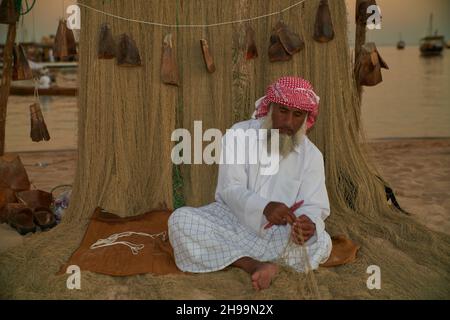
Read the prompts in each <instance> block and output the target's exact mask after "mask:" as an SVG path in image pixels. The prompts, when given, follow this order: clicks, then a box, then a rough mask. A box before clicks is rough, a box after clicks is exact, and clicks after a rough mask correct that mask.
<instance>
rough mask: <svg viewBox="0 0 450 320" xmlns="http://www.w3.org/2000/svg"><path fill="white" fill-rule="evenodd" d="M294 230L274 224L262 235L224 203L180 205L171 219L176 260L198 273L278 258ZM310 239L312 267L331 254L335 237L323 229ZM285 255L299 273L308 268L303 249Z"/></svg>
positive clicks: (293, 250)
mask: <svg viewBox="0 0 450 320" xmlns="http://www.w3.org/2000/svg"><path fill="white" fill-rule="evenodd" d="M290 230H291V227H290V226H289V225H287V226H273V227H272V228H270V229H268V230H267V232H265V233H264V235H263V236H262V237H260V236H258V235H257V234H256V233H255V232H254V231H252V230H251V229H250V228H248V227H246V226H244V225H242V223H240V222H239V220H238V218H237V217H236V216H235V215H234V214H233V212H232V211H231V210H230V209H229V208H228V207H227V206H226V205H225V204H223V203H220V202H213V203H211V204H209V205H206V206H203V207H200V208H192V207H183V208H179V209H177V210H175V211H174V212H173V213H172V215H171V216H170V219H169V240H170V243H171V244H172V247H173V250H174V254H175V262H176V264H177V266H178V268H180V269H181V270H183V271H186V272H196V273H197V272H211V271H217V270H221V269H223V268H225V267H227V266H229V265H230V264H232V263H233V262H234V261H236V260H237V259H239V258H242V257H251V258H254V259H256V260H258V261H262V262H265V261H274V260H277V259H279V258H280V257H281V255H282V254H283V251H284V249H285V247H286V245H287V242H288V239H289V234H290ZM310 242H311V241H308V242H307V252H308V256H309V259H310V263H311V267H312V269H317V268H318V267H319V264H320V263H324V262H325V261H326V260H327V259H328V257H329V256H330V253H331V246H332V245H331V238H330V236H329V235H328V233H327V232H326V231H323V232H321V233H320V234H318V235H317V239H316V241H314V242H313V243H310ZM308 243H310V244H309V245H308ZM283 256H284V257H285V261H283V262H284V263H286V264H288V265H290V266H292V267H294V268H295V269H296V270H297V271H299V272H304V271H305V267H306V264H305V261H304V259H305V257H302V253H301V250H297V249H295V248H294V249H291V251H289V252H287V254H284V255H283Z"/></svg>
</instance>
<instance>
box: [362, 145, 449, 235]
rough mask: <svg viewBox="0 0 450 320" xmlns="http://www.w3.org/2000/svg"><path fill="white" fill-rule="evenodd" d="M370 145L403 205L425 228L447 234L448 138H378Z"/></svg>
mask: <svg viewBox="0 0 450 320" xmlns="http://www.w3.org/2000/svg"><path fill="white" fill-rule="evenodd" d="M370 146H371V147H372V149H373V152H372V156H373V158H374V159H375V163H376V164H377V166H378V168H379V170H380V171H381V173H382V176H383V177H384V179H385V180H386V181H387V182H388V183H389V184H390V185H391V187H392V188H393V189H394V191H395V194H396V196H397V200H398V201H399V203H400V205H401V206H402V208H403V209H404V210H406V211H408V212H410V213H411V216H412V217H413V218H414V219H417V221H419V222H421V223H422V224H424V225H425V226H427V227H428V228H430V229H432V230H434V231H440V232H443V233H446V234H450V139H422V140H420V139H415V140H411V139H400V140H381V141H377V142H374V143H371V144H370Z"/></svg>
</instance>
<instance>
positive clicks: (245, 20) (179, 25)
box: [77, 0, 306, 28]
mask: <svg viewBox="0 0 450 320" xmlns="http://www.w3.org/2000/svg"><path fill="white" fill-rule="evenodd" d="M305 1H306V0H301V1H299V2H297V3H294V4H293V5H290V6H289V7H286V8H284V9H282V10H280V11H276V12H271V13H267V14H264V15H261V16H257V17H252V18H246V19H239V20H233V21H225V22H217V23H211V24H165V23H160V22H152V21H144V20H137V19H130V18H125V17H122V16H118V15H115V14H112V13H109V12H105V11H102V10H99V9H96V8H94V7H91V6H88V5H87V4H84V3H81V2H78V3H77V5H79V6H82V7H85V8H86V9H89V10H92V11H95V12H98V13H101V14H104V15H107V16H109V17H112V18H116V19H120V20H125V21H130V22H136V23H141V24H148V25H152V26H158V27H166V28H209V27H217V26H224V25H228V24H235V23H242V22H248V21H253V20H258V19H263V18H267V17H270V16H274V15H277V14H281V13H283V12H285V11H288V10H290V9H292V8H294V7H297V6H299V5H300V4H302V3H304V2H305Z"/></svg>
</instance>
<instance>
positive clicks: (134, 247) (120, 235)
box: [90, 231, 167, 255]
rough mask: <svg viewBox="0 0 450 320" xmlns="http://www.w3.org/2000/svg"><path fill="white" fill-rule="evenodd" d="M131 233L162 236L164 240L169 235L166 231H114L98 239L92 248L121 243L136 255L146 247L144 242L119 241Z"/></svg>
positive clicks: (151, 236)
mask: <svg viewBox="0 0 450 320" xmlns="http://www.w3.org/2000/svg"><path fill="white" fill-rule="evenodd" d="M131 235H138V236H145V237H150V238H152V239H156V238H158V237H161V238H162V240H163V241H165V240H166V237H167V233H166V231H163V232H160V233H156V234H150V233H145V232H134V231H125V232H121V233H114V234H112V235H110V236H109V237H108V238H106V239H100V240H97V242H95V243H94V244H93V245H91V246H90V249H98V248H102V247H109V246H114V245H116V244H121V245H125V246H127V247H129V248H130V249H131V252H132V253H133V254H134V255H137V254H138V253H139V251H140V250H142V249H144V247H145V246H144V245H143V244H136V243H132V242H129V241H117V240H118V239H119V238H123V237H129V236H131Z"/></svg>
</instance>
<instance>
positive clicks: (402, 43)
mask: <svg viewBox="0 0 450 320" xmlns="http://www.w3.org/2000/svg"><path fill="white" fill-rule="evenodd" d="M405 47H406V43H405V41H403V40H402V34H401V33H400V40H398V42H397V49H398V50H403V49H405Z"/></svg>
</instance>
